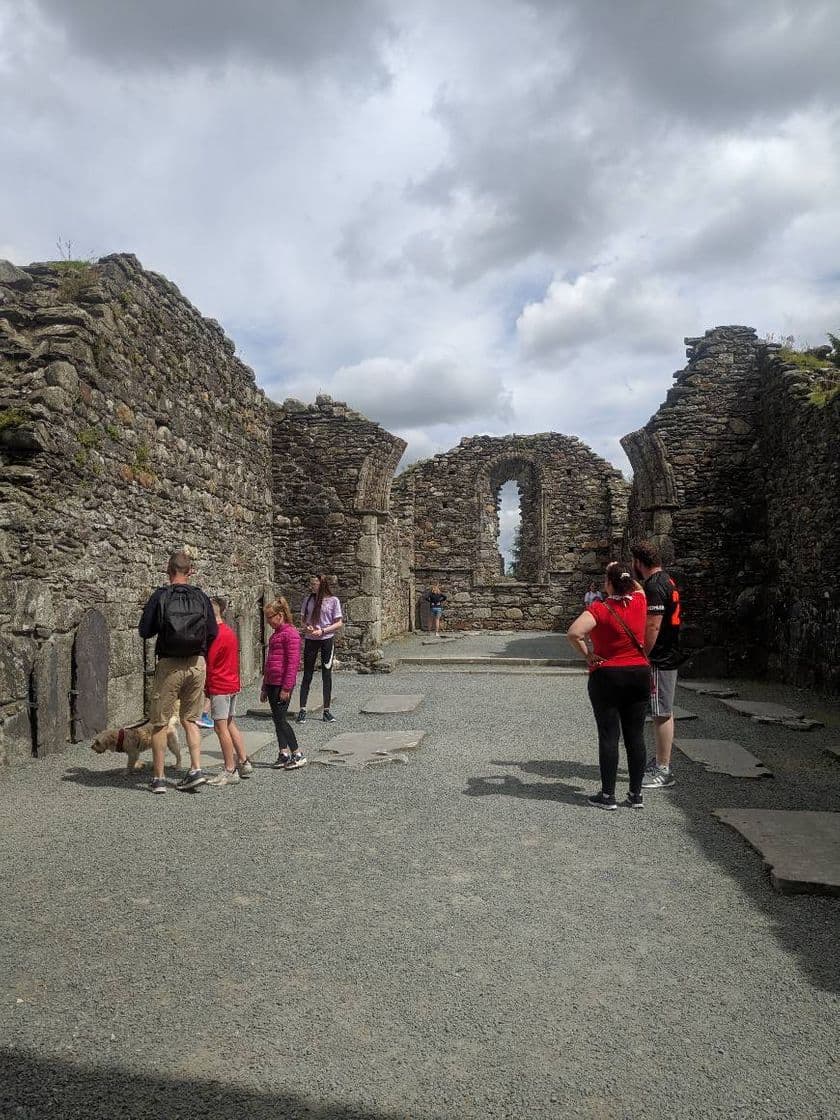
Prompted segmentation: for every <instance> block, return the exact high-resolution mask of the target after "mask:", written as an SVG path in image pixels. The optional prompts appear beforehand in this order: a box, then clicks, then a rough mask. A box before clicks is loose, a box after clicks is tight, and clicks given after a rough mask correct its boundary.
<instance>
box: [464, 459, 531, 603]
mask: <svg viewBox="0 0 840 1120" xmlns="http://www.w3.org/2000/svg"><path fill="white" fill-rule="evenodd" d="M478 500H479V557H478V558H479V568H478V570H477V571H476V573H475V578H476V582H477V583H479V584H490V583H508V582H510V583H512V582H517V583H539V582H541V580H542V575H543V568H544V566H545V565H544V563H543V560H542V557H543V548H544V540H545V531H544V525H543V520H544V518H543V501H542V486H541V481H540V475H539V471H538V469H537V466H536V464H534V463H533V462H531V461H529V460H528V459H525V458H522V459H519V458H513V459H511V458H505V459H504V460H502V461H500V462H497V463H496V464H495V465H494V466H492V467H491V468H490V469H489V470H488V471H487V472H486V473H483V474H482V475H481V476H480V478H479V479H478ZM517 529H518V533H517V534H516V546H517V547H516V563H515V569H516V570H515V572H514V571H513V570H512V569H513V567H514V564H513V561H514V556H513V554H512V553H513V544H514V533H515V532H516V530H517Z"/></svg>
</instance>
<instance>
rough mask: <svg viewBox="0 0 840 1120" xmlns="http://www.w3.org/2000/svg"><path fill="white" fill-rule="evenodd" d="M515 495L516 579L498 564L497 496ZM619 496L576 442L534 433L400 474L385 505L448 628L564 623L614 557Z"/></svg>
mask: <svg viewBox="0 0 840 1120" xmlns="http://www.w3.org/2000/svg"><path fill="white" fill-rule="evenodd" d="M507 482H514V483H516V485H517V488H518V490H519V495H520V511H521V536H520V551H519V563H518V571H517V578H515V579H514V578H512V577H509V576H506V575H505V574H504V572H503V567H502V562H501V556H500V554H499V546H498V540H499V495H500V491H501V488H502V486H503V485H504V484H505V483H507ZM628 495H629V486H628V484H627V483H626V482H625V481H624V479H623V478H622V476H621V474H620V473H619V472H618V471H617V470H616V469H615V468H614V467H612V466H611V465H610V464H609V463H607V462H606V461H605V460H603V459H600V458H599V457H598V456H597V455H595V453H594V452H593V451H591V450H590V449H589V448H588V447H586V446H585V445H584V444H583V443H581V442H580V440H578V439H575V438H573V437H570V436H563V435H557V434H556V433H545V434H542V435H534V436H502V437H493V436H474V437H470V438H467V439H463V440H461V443H460V444H459V445H458V447H457V448H455V449H454V450H453V451H449V452H447V453H446V454H443V455H436V456H435V457H434V458H433V459H429V460H427V461H425V462H422V463H417V464H415V465H414V466H412V467H410V468H409V469H408V470H406V471H405V472H404V473H403V474H401V475H399V476H398V478H397V479H396V480H395V483H394V487H393V500H394V505H395V508H398V509H399V519H400V520H401V522H402V524H403V526H404V527H405V533H404V537H405V540H404V541H403V543H402V548H403V550H405V549H406V547H407V548H408V551H409V554H410V564H411V568H412V570H413V575H414V581H415V585H416V588H417V591H418V593H422V592H423V591H425V590H427V589H428V586H429V584H430V583H432V582H435V581H437V582H440V583H441V585H442V586H443V587H444V589H445V591H446V593H447V595H448V597H449V598H448V603H447V617H448V620H449V625H450V626H454V627H456V628H464V627H472V626H481V627H486V628H493V629H499V628H504V629H531V630H549V629H556V628H558V627H560V626H566V625H568V622H569V621H570V619H571V618H572V617H573V616H574V613H575V611H576V609H578V608H579V605H580V603H581V602H582V599H583V593H584V591H585V590H586V586H587V584H588V582H589V580H590V579H599V578H601V577H602V575H603V570H604V567H605V565H606V564H607V562H608V560H609V559H610V558H611V557H612V556H614V555H616V554H617V553H618V551H620V548H621V541H622V537H623V533H624V527H625V522H626V512H627V499H628Z"/></svg>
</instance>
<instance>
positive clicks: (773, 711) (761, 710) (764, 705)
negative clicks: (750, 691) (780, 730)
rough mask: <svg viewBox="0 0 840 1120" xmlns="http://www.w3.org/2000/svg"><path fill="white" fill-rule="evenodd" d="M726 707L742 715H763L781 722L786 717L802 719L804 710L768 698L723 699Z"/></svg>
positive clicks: (764, 717) (762, 716)
mask: <svg viewBox="0 0 840 1120" xmlns="http://www.w3.org/2000/svg"><path fill="white" fill-rule="evenodd" d="M721 703H722V704H723V706H724V707H725V708H729V709H730V711H733V712H738V713H739V715H742V716H752V717H757V716H758V717H761V718H763V719H769V720H773V722H774V723H781V721H782V720H785V719H802V712H797V711H796V709H795V708H788V707H787V705H785V704H773V703H771V702H770V701H768V700H723V701H721Z"/></svg>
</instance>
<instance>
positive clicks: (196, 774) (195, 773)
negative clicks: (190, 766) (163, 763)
mask: <svg viewBox="0 0 840 1120" xmlns="http://www.w3.org/2000/svg"><path fill="white" fill-rule="evenodd" d="M206 781H207V779H206V778H205V777H204V774H203V773H202V772H201V771H200V770H190V772H189V774H187V776H186V778H182V779H181V780H180V782H178V784H177V785H176V786H175V788H176V789H195V788H196V786H203V785H204V783H205V782H206Z"/></svg>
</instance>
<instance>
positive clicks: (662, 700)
mask: <svg viewBox="0 0 840 1120" xmlns="http://www.w3.org/2000/svg"><path fill="white" fill-rule="evenodd" d="M630 552H631V553H632V556H633V568H634V570H635V573H636V576H637V578H638V579H640V580H641V581H642V582H643V585H644V591H645V597H646V599H647V625H646V627H645V652H646V653H647V655H648V657H649V659H650V667H651V678H652V680H651V693H650V711H651V717H652V718H653V738H654V742H655V744H656V758H654V759H651V761H650V762H649V763H648V768H647V770H646V771H645V779H644V781H643V782H642V788H643V789H668V788H670V787H671V786H672V785H674V776H673V774H672V773H671V751H672V749H673V746H674V693H675V691H676V687H677V667H678V665H679V664H680V660H681V658H680V653H679V649H680V622H681V619H680V593H679V591H678V590H677V585H676V584H675V583H674V581H673V580H672V579H671V577H670V576H669V575H668V573H667V572H666V571H664V570H663V568H662V560H661V558H660V556H659V552H658V550H657V549H656V547H655V546H654V545H652V544H651V542H650V541H640V542H639V543H638V544H635V545H633V546H632V548H631V549H630Z"/></svg>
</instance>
